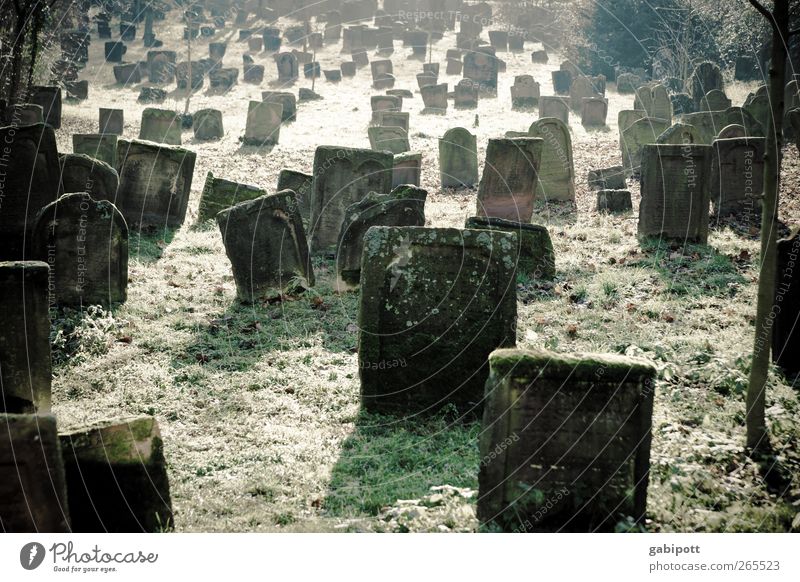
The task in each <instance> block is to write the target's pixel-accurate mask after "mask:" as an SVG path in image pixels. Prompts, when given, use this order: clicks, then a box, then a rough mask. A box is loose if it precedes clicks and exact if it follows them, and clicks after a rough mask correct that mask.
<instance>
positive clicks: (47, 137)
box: [0, 123, 61, 260]
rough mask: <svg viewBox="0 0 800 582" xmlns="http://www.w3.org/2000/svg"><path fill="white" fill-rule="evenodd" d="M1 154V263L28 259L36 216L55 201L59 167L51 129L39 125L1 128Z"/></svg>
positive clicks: (57, 192) (58, 191) (58, 188)
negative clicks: (2, 173) (2, 174)
mask: <svg viewBox="0 0 800 582" xmlns="http://www.w3.org/2000/svg"><path fill="white" fill-rule="evenodd" d="M0 143H2V144H3V151H2V154H1V155H0V161H2V166H3V172H4V174H5V175H4V176H3V182H2V186H3V188H2V190H0V194H2V196H1V197H0V203H2V212H0V260H20V259H23V258H24V257H26V256H28V254H27V251H28V249H27V248H23V244H24V245H25V246H26V247H27V246H28V245H29V244H30V238H31V229H32V228H33V221H34V219H35V218H36V213H38V212H39V210H41V209H42V208H44V207H45V206H46V205H47V204H49V203H50V202H53V201H54V200H55V199H56V198H58V196H59V194H60V193H61V192H60V183H61V182H60V180H59V177H60V174H61V172H60V167H59V163H58V151H57V149H56V136H55V131H54V130H53V128H52V126H50V125H45V124H43V123H38V124H35V125H21V126H13V125H12V126H8V127H0Z"/></svg>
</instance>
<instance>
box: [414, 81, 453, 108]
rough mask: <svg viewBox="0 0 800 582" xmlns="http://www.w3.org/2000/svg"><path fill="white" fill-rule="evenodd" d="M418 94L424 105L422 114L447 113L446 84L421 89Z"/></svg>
mask: <svg viewBox="0 0 800 582" xmlns="http://www.w3.org/2000/svg"><path fill="white" fill-rule="evenodd" d="M420 93H421V94H422V102H423V104H424V105H425V108H424V109H423V110H422V113H423V114H434V115H444V114H445V113H446V112H447V83H442V84H440V85H428V86H426V87H422V89H420Z"/></svg>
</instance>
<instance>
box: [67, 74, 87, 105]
mask: <svg viewBox="0 0 800 582" xmlns="http://www.w3.org/2000/svg"><path fill="white" fill-rule="evenodd" d="M64 88H65V89H66V91H67V99H73V100H76V101H85V100H86V99H88V98H89V81H88V80H86V79H84V80H83V81H66V82H65V83H64Z"/></svg>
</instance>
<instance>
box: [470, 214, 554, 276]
mask: <svg viewBox="0 0 800 582" xmlns="http://www.w3.org/2000/svg"><path fill="white" fill-rule="evenodd" d="M464 228H471V229H477V230H500V231H503V232H512V233H515V234H516V235H517V240H516V248H515V257H514V262H515V263H516V265H517V274H520V275H524V276H526V277H529V278H530V279H531V280H533V281H551V280H552V279H553V277H555V275H556V259H555V253H554V252H553V243H552V241H551V240H550V233H548V232H547V228H545V227H544V226H541V225H539V224H529V223H522V222H515V221H512V220H504V219H502V218H487V217H480V216H473V217H470V218H467V220H466V222H465V223H464Z"/></svg>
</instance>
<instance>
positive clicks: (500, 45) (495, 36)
mask: <svg viewBox="0 0 800 582" xmlns="http://www.w3.org/2000/svg"><path fill="white" fill-rule="evenodd" d="M489 44H490V45H492V48H493V49H495V50H497V51H507V50H508V31H506V30H490V31H489Z"/></svg>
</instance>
